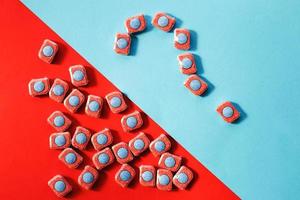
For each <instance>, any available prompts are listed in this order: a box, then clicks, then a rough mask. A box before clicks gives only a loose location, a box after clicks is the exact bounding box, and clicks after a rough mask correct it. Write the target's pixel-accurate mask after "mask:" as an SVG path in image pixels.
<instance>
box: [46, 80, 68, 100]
mask: <svg viewBox="0 0 300 200" xmlns="http://www.w3.org/2000/svg"><path fill="white" fill-rule="evenodd" d="M68 90H69V85H68V83H67V82H65V81H63V80H61V79H59V78H56V79H55V80H54V83H53V84H52V87H51V89H50V91H49V97H50V98H51V99H53V100H54V101H56V102H58V103H61V102H63V100H64V98H65V96H66V94H67V92H68Z"/></svg>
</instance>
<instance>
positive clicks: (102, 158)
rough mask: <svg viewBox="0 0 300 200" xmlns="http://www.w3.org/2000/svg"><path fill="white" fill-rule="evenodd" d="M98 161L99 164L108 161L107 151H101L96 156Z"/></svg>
mask: <svg viewBox="0 0 300 200" xmlns="http://www.w3.org/2000/svg"><path fill="white" fill-rule="evenodd" d="M98 161H99V163H101V164H106V163H108V161H109V156H108V154H107V153H101V154H100V155H99V156H98Z"/></svg>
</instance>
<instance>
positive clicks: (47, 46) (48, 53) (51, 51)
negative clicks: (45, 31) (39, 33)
mask: <svg viewBox="0 0 300 200" xmlns="http://www.w3.org/2000/svg"><path fill="white" fill-rule="evenodd" d="M57 51H58V45H57V44H56V43H55V42H53V41H51V40H48V39H46V40H44V42H43V44H42V46H41V48H40V50H39V54H38V56H39V58H40V59H41V60H42V61H44V62H46V63H51V62H52V61H53V59H54V57H55V55H56V53H57Z"/></svg>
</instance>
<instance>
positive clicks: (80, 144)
mask: <svg viewBox="0 0 300 200" xmlns="http://www.w3.org/2000/svg"><path fill="white" fill-rule="evenodd" d="M90 138H91V132H90V131H89V130H88V129H86V128H84V127H82V126H77V127H76V130H75V133H74V135H73V138H72V146H73V147H75V148H77V149H80V150H83V149H85V148H86V146H87V145H88V143H89V141H90Z"/></svg>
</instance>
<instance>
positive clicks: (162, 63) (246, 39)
mask: <svg viewBox="0 0 300 200" xmlns="http://www.w3.org/2000/svg"><path fill="white" fill-rule="evenodd" d="M23 2H24V3H25V4H26V5H27V6H28V7H29V8H30V9H31V10H32V11H33V12H34V13H35V14H37V15H38V16H39V17H40V18H41V19H42V20H43V21H44V22H46V23H47V24H48V25H49V26H50V27H51V28H52V29H54V30H55V31H56V32H57V33H58V34H59V35H60V36H61V37H62V38H63V39H64V40H66V41H67V42H68V43H69V44H70V45H71V46H73V47H74V48H75V49H76V50H77V51H78V52H79V53H80V54H81V55H83V56H84V57H85V58H86V59H87V60H88V61H89V62H90V63H91V64H93V65H94V66H95V67H97V69H98V70H99V71H100V72H101V73H102V74H104V75H105V76H106V77H107V78H108V79H109V80H110V81H112V82H113V83H114V84H115V85H116V86H118V87H119V88H120V89H121V90H122V91H123V92H124V93H126V94H127V95H128V97H129V98H130V99H132V100H133V101H134V102H135V103H136V104H137V105H139V106H140V107H141V108H142V109H143V110H144V111H145V112H146V113H147V114H149V115H150V116H151V117H152V118H153V119H154V120H155V121H156V122H157V123H159V124H160V125H161V126H162V127H163V128H164V129H165V130H166V131H167V132H168V133H170V134H171V135H172V136H173V137H174V138H175V139H176V140H178V141H179V142H180V143H181V144H182V145H183V146H184V147H185V148H186V149H187V150H189V151H190V152H191V153H192V154H193V155H194V156H195V157H196V158H197V159H198V160H199V161H201V162H202V163H203V164H204V165H205V166H206V167H208V168H209V169H210V170H211V171H212V172H213V173H214V174H215V175H216V176H217V177H219V178H220V179H221V180H222V181H223V182H224V183H225V184H226V185H228V186H229V187H230V188H231V189H232V190H233V191H234V192H236V193H237V194H238V195H239V196H240V197H241V198H243V199H264V200H265V199H273V200H274V199H295V198H297V197H299V195H300V178H299V177H300V176H299V172H300V170H299V169H300V166H299V165H300V156H299V152H300V151H299V150H300V143H299V139H300V131H299V125H300V106H299V98H300V89H299V87H300V60H299V56H300V20H299V19H300V1H297V0H289V1H288V0H276V1H274V0H273V1H271V0H251V1H250V0H248V1H245V0H228V1H221V0H220V1H216V0H210V1H204V0H203V1H202V0H201V1H200V0H199V1H196V0H195V1H179V0H178V1H174V0H172V1H137V0H136V1H129V0H128V1H125V0H120V1H96V0H94V1H79V0H77V1H47V2H45V1H43V3H41V2H40V1H30V0H25V1H23ZM157 11H165V12H167V13H170V14H172V15H174V16H175V17H176V18H177V24H176V26H177V27H185V28H188V29H190V30H192V41H193V44H192V51H191V52H193V53H195V54H196V55H198V56H197V64H198V69H199V74H200V75H201V76H203V77H204V78H205V79H206V80H207V81H208V82H209V83H210V89H209V92H208V94H207V95H205V96H204V97H196V96H193V95H192V94H191V93H190V92H189V91H188V90H187V89H186V88H184V87H183V84H182V83H183V82H184V80H185V79H186V78H187V77H186V76H185V75H182V74H181V73H180V72H179V68H178V64H177V60H176V56H177V55H178V54H179V53H182V51H179V50H176V49H175V48H174V47H173V33H165V32H162V31H160V30H158V29H156V28H152V26H149V28H148V29H147V31H145V32H144V33H141V34H138V35H136V38H134V41H133V49H132V50H133V55H132V56H121V55H117V54H115V53H114V51H113V50H112V47H113V40H114V35H115V33H116V32H125V28H124V21H125V19H126V18H127V17H130V16H133V15H135V14H138V13H144V14H146V18H147V20H148V22H149V20H150V16H153V15H154V13H155V12H157ZM200 61H201V62H202V67H199V65H200ZM225 100H230V101H233V102H235V103H237V104H238V105H239V106H240V108H241V109H242V110H243V115H242V119H241V120H240V122H239V123H238V124H227V123H225V122H223V121H222V119H221V118H220V116H219V115H218V114H217V113H216V112H215V109H216V107H217V106H218V105H219V104H220V103H222V102H223V101H225ZM200 176H201V175H200Z"/></svg>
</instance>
